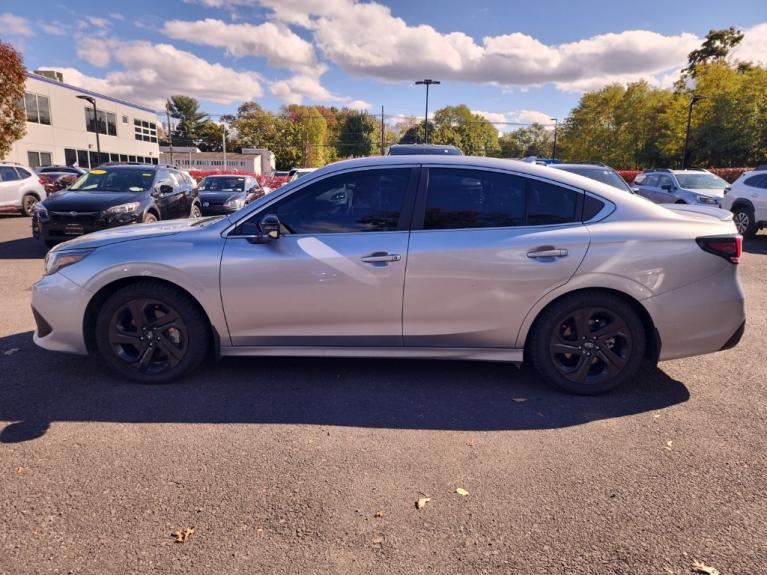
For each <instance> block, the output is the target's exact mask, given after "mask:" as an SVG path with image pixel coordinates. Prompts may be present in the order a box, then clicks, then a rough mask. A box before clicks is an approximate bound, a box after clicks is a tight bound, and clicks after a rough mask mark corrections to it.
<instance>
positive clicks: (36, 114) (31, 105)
mask: <svg viewBox="0 0 767 575" xmlns="http://www.w3.org/2000/svg"><path fill="white" fill-rule="evenodd" d="M24 112H25V113H26V115H27V122H35V123H36V124H46V125H48V126H50V125H51V108H50V103H49V102H48V98H47V97H46V96H40V95H38V94H30V93H29V92H27V93H25V94H24Z"/></svg>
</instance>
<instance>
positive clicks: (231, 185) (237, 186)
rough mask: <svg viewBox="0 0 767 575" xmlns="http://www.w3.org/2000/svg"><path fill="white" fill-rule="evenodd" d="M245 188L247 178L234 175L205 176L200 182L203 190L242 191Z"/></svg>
mask: <svg viewBox="0 0 767 575" xmlns="http://www.w3.org/2000/svg"><path fill="white" fill-rule="evenodd" d="M244 189H245V178H243V177H241V176H232V177H230V178H225V177H216V178H211V177H207V178H205V179H204V180H203V181H202V183H201V184H200V191H201V192H231V191H236V192H241V191H243V190H244Z"/></svg>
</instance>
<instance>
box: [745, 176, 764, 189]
mask: <svg viewBox="0 0 767 575" xmlns="http://www.w3.org/2000/svg"><path fill="white" fill-rule="evenodd" d="M743 183H744V184H746V185H747V186H750V187H752V188H761V189H763V190H764V189H767V175H760V176H752V177H750V178H748V179H746V180H745V181H744V182H743Z"/></svg>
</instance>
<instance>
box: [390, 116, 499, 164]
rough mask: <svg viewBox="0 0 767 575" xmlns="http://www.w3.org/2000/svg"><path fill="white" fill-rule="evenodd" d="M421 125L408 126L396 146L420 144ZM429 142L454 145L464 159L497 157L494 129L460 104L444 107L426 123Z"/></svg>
mask: <svg viewBox="0 0 767 575" xmlns="http://www.w3.org/2000/svg"><path fill="white" fill-rule="evenodd" d="M424 136H425V134H424V122H423V121H421V122H420V123H418V124H416V125H411V126H409V127H408V128H407V130H406V131H405V132H404V133H403V134H402V136H401V138H400V143H402V144H412V143H419V142H423V141H424ZM429 143H432V144H447V145H453V146H458V147H459V148H461V150H462V151H463V153H464V154H466V155H467V156H497V155H498V154H499V153H500V147H499V145H498V130H497V129H496V128H495V126H493V124H492V123H490V122H489V121H488V120H487V119H486V118H483V117H482V116H480V115H478V114H472V113H471V110H469V108H468V107H467V106H466V105H464V104H461V105H459V106H445V107H444V108H440V109H439V110H437V111H436V112H435V113H434V117H433V120H431V121H429Z"/></svg>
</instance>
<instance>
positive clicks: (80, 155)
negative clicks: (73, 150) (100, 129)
mask: <svg viewBox="0 0 767 575" xmlns="http://www.w3.org/2000/svg"><path fill="white" fill-rule="evenodd" d="M77 165H78V166H80V167H81V168H90V167H91V163H90V161H88V151H87V150H77Z"/></svg>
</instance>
